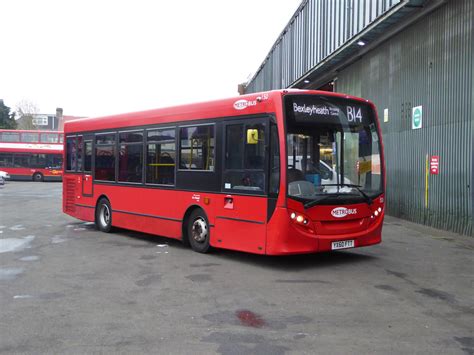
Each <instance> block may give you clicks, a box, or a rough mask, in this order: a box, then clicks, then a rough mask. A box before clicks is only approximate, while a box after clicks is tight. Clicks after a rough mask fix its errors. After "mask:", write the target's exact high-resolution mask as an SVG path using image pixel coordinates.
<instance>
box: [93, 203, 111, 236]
mask: <svg viewBox="0 0 474 355" xmlns="http://www.w3.org/2000/svg"><path fill="white" fill-rule="evenodd" d="M95 225H96V227H97V228H98V229H99V230H100V231H101V232H105V233H109V232H110V231H111V230H112V208H111V207H110V202H109V200H107V199H106V198H101V199H100V200H99V203H97V207H96V209H95Z"/></svg>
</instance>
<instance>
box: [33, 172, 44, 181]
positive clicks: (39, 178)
mask: <svg viewBox="0 0 474 355" xmlns="http://www.w3.org/2000/svg"><path fill="white" fill-rule="evenodd" d="M43 179H44V178H43V174H41V173H34V174H33V181H35V182H41V181H43Z"/></svg>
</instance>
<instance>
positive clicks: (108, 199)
mask: <svg viewBox="0 0 474 355" xmlns="http://www.w3.org/2000/svg"><path fill="white" fill-rule="evenodd" d="M103 198H105V199H106V200H107V201H109V203H110V207H112V203H111V202H110V198H109V197H108V196H107V195H105V194H102V195H99V197H97V200H96V201H95V209H97V206H98V205H99V201H100V200H101V199H103Z"/></svg>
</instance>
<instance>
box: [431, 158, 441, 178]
mask: <svg viewBox="0 0 474 355" xmlns="http://www.w3.org/2000/svg"><path fill="white" fill-rule="evenodd" d="M430 174H431V175H438V174H439V155H432V156H431V159H430Z"/></svg>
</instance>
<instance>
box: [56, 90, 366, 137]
mask: <svg viewBox="0 0 474 355" xmlns="http://www.w3.org/2000/svg"><path fill="white" fill-rule="evenodd" d="M288 94H319V95H325V96H333V97H341V98H347V99H352V100H358V101H364V102H368V100H364V99H361V98H358V97H354V96H349V95H345V94H341V93H334V92H328V91H316V90H299V89H286V90H273V91H267V92H260V93H252V94H248V95H242V96H236V97H232V98H227V99H220V100H214V101H208V102H200V103H192V104H186V105H180V106H173V107H166V108H159V109H154V110H147V111H139V112H132V113H124V114H118V115H111V116H103V117H91V118H81V119H77V120H71V121H68V122H65V123H64V132H65V133H75V132H86V131H98V130H107V129H115V128H127V127H136V126H146V125H152V124H157V123H173V122H176V121H181V122H182V121H192V120H200V119H210V118H219V117H235V116H243V115H252V114H258V113H273V112H275V111H276V107H279V106H278V105H275V103H279V102H280V100H281V98H282V97H283V96H285V95H288Z"/></svg>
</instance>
